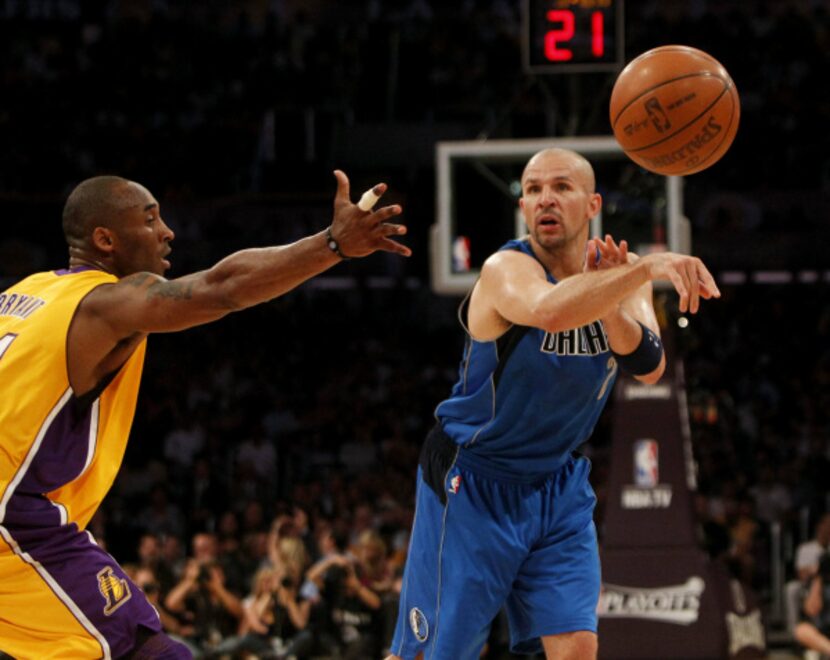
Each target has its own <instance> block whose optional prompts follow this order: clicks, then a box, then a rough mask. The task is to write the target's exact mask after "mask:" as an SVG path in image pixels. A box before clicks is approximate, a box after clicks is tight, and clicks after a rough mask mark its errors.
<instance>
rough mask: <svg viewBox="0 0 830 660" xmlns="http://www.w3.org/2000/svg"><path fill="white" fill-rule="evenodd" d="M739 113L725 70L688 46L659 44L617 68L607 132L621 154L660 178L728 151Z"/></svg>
mask: <svg viewBox="0 0 830 660" xmlns="http://www.w3.org/2000/svg"><path fill="white" fill-rule="evenodd" d="M740 115H741V105H740V98H739V97H738V91H737V90H736V89H735V83H733V82H732V78H730V76H729V73H728V72H727V71H726V69H725V68H724V67H723V66H722V65H721V64H720V62H718V61H717V60H716V59H715V58H714V57H712V56H711V55H709V54H707V53H704V52H703V51H702V50H698V49H696V48H691V47H689V46H660V47H659V48H653V49H652V50H649V51H646V52H645V53H643V54H642V55H640V56H638V57H636V58H635V59H633V60H632V61H631V62H629V63H628V65H627V66H626V67H625V68H624V69H623V70H622V72H621V73H620V75H619V76H618V77H617V81H616V82H615V83H614V89H613V90H612V92H611V107H610V117H611V128H612V129H613V131H614V137H615V138H616V139H617V142H618V143H619V144H620V146H621V147H622V148H623V151H625V153H626V155H627V156H628V157H629V158H631V160H633V161H634V162H635V163H637V164H639V165H641V166H642V167H644V168H645V169H647V170H650V171H652V172H656V173H657V174H665V175H684V174H694V173H695V172H700V171H701V170H704V169H706V168H707V167H710V166H712V165H714V164H715V163H716V162H717V161H718V160H719V159H720V158H721V157H722V156H723V155H724V154H725V153H726V151H727V150H728V149H729V146H730V145H731V144H732V140H734V139H735V133H736V132H737V131H738V121H739V119H740Z"/></svg>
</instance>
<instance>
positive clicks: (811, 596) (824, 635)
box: [795, 553, 830, 655]
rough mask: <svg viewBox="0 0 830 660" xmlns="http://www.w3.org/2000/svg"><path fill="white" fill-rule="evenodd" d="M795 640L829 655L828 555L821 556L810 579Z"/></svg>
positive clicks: (829, 586)
mask: <svg viewBox="0 0 830 660" xmlns="http://www.w3.org/2000/svg"><path fill="white" fill-rule="evenodd" d="M795 638H796V639H797V640H798V641H799V642H800V643H801V644H803V645H804V646H805V647H806V648H808V649H812V650H814V651H818V652H819V653H822V654H823V655H830V554H826V553H825V554H824V555H823V556H822V558H821V561H820V562H819V568H818V571H817V572H816V574H815V575H813V577H812V578H810V584H809V587H808V588H807V596H806V598H805V599H804V606H803V617H802V620H801V622H800V623H799V624H798V625H797V626H796V627H795Z"/></svg>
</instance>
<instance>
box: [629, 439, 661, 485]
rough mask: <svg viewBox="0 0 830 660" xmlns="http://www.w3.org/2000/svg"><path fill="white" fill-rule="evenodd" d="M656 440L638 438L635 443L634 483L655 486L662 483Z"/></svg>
mask: <svg viewBox="0 0 830 660" xmlns="http://www.w3.org/2000/svg"><path fill="white" fill-rule="evenodd" d="M659 451H660V450H659V446H658V444H657V441H656V440H637V441H636V442H635V443H634V485H635V486H639V487H640V488H654V487H655V486H656V485H657V484H658V483H660V460H659V459H660V456H659Z"/></svg>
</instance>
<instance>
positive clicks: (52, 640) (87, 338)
mask: <svg viewBox="0 0 830 660" xmlns="http://www.w3.org/2000/svg"><path fill="white" fill-rule="evenodd" d="M335 177H336V178H337V193H336V196H335V200H334V216H333V221H332V224H331V226H330V227H329V228H328V229H327V230H326V231H322V232H320V233H318V234H315V235H313V236H309V237H307V238H303V239H301V240H299V241H297V242H296V243H291V244H290V245H283V246H276V247H269V248H261V249H251V250H243V251H240V252H236V253H234V254H231V255H230V256H228V257H226V258H225V259H223V260H222V261H220V262H219V263H217V264H216V265H215V266H213V267H212V268H210V269H208V270H205V271H202V272H199V273H194V274H192V275H187V276H185V277H181V278H179V279H175V280H166V279H165V278H164V277H163V276H162V275H163V273H164V272H165V271H166V270H167V269H168V268H169V267H170V263H169V262H168V261H167V256H168V255H169V254H170V242H171V241H172V240H173V232H172V231H171V230H170V229H169V227H168V226H167V225H166V224H165V223H164V221H163V220H162V218H161V213H160V209H159V204H158V202H157V201H156V199H155V198H154V197H153V195H151V194H150V192H149V191H148V190H147V189H146V188H144V187H143V186H141V185H139V184H138V183H135V182H133V181H128V180H126V179H122V178H119V177H109V176H108V177H95V178H93V179H88V180H86V181H84V182H83V183H81V184H80V185H79V186H78V187H77V188H75V189H74V190H73V191H72V193H71V194H70V195H69V198H68V199H67V202H66V206H65V207H64V211H63V229H64V234H65V236H66V240H67V242H68V244H69V268H68V269H65V270H58V271H51V272H45V273H38V274H35V275H32V276H30V277H28V278H26V279H24V280H22V281H21V282H19V283H17V284H14V285H13V286H12V287H11V288H9V289H7V290H6V291H4V292H2V293H0V392H2V395H0V650H2V651H5V652H6V653H8V654H11V655H12V656H14V657H15V658H17V659H18V660H24V659H27V658H34V659H37V660H44V659H46V658H71V659H73V660H79V659H81V658H133V659H138V658H142V659H143V658H189V657H191V656H190V653H189V652H188V651H187V650H186V649H185V648H184V646H182V645H181V644H178V643H176V642H174V641H172V640H170V639H169V638H168V637H167V636H166V635H164V634H163V633H162V632H161V625H160V623H159V619H158V616H157V614H156V612H155V610H154V609H153V607H152V606H151V605H150V604H149V603H148V602H147V600H146V598H145V597H144V595H143V594H142V592H141V590H140V589H139V588H138V587H136V585H135V584H133V583H132V582H131V581H130V580H129V578H128V577H127V576H126V575H125V574H124V572H123V571H122V570H121V568H120V567H119V566H118V564H117V563H116V562H115V560H114V559H113V558H112V557H111V556H110V555H109V554H107V553H106V552H105V551H104V550H102V549H101V548H99V547H98V546H97V545H96V544H95V540H94V539H93V537H92V535H91V534H89V532H86V531H85V530H84V528H85V526H86V524H87V523H88V522H89V519H90V518H91V517H92V515H93V513H94V512H95V510H96V509H97V508H98V506H99V504H100V503H101V500H102V499H103V497H104V495H105V494H106V493H107V491H108V490H109V488H110V486H111V485H112V482H113V480H114V479H115V475H116V473H117V472H118V469H119V467H120V464H121V460H122V457H123V454H124V448H125V445H126V442H127V436H128V434H129V430H130V426H131V424H132V419H133V413H134V410H135V403H136V397H137V395H138V385H139V380H140V378H141V369H142V363H143V359H144V349H145V340H146V337H147V335H148V334H149V333H151V332H171V331H176V330H184V329H185V328H189V327H191V326H195V325H199V324H202V323H207V322H209V321H213V320H215V319H218V318H221V317H223V316H225V315H226V314H228V313H230V312H233V311H236V310H239V309H243V308H245V307H249V306H251V305H255V304H257V303H260V302H264V301H266V300H270V299H272V298H276V297H277V296H280V295H282V294H284V293H286V292H287V291H290V290H291V289H293V288H294V287H296V286H297V285H298V284H300V283H302V282H304V281H305V280H307V279H309V278H311V277H313V276H315V275H317V274H318V273H321V272H323V271H325V270H326V269H328V268H329V267H331V266H333V265H334V264H336V263H338V262H339V261H341V259H342V258H344V256H347V257H362V256H365V255H368V254H371V253H372V252H375V251H376V250H386V251H389V252H394V253H397V254H401V255H406V256H408V255H409V254H410V251H409V249H408V248H406V247H404V246H403V245H401V244H399V243H397V242H396V241H394V240H392V238H391V237H393V236H396V235H401V234H403V233H405V231H406V230H405V227H404V226H403V225H399V224H395V223H394V222H390V220H392V219H393V218H394V216H396V215H398V214H399V213H400V212H401V209H400V207H399V206H386V207H383V208H380V209H378V210H377V211H364V210H361V208H359V207H358V206H357V205H355V204H352V203H351V201H350V196H349V181H348V179H347V177H346V175H345V174H344V173H343V172H340V171H336V172H335ZM373 191H374V193H375V194H376V195H380V194H382V193H383V192H384V191H385V185H383V184H379V185H378V186H376V187H375V188H374V189H373ZM375 199H376V197H375ZM361 206H363V205H362V204H361Z"/></svg>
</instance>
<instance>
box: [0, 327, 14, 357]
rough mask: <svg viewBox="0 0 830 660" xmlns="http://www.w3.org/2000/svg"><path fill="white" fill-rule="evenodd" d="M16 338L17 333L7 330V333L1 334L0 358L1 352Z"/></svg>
mask: <svg viewBox="0 0 830 660" xmlns="http://www.w3.org/2000/svg"><path fill="white" fill-rule="evenodd" d="M15 339H17V335H16V334H14V333H12V332H9V333H8V334H5V335H3V336H2V337H0V358H2V357H3V354H4V353H5V352H6V350H7V349H8V348H9V346H11V345H12V342H13V341H14V340H15Z"/></svg>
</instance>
